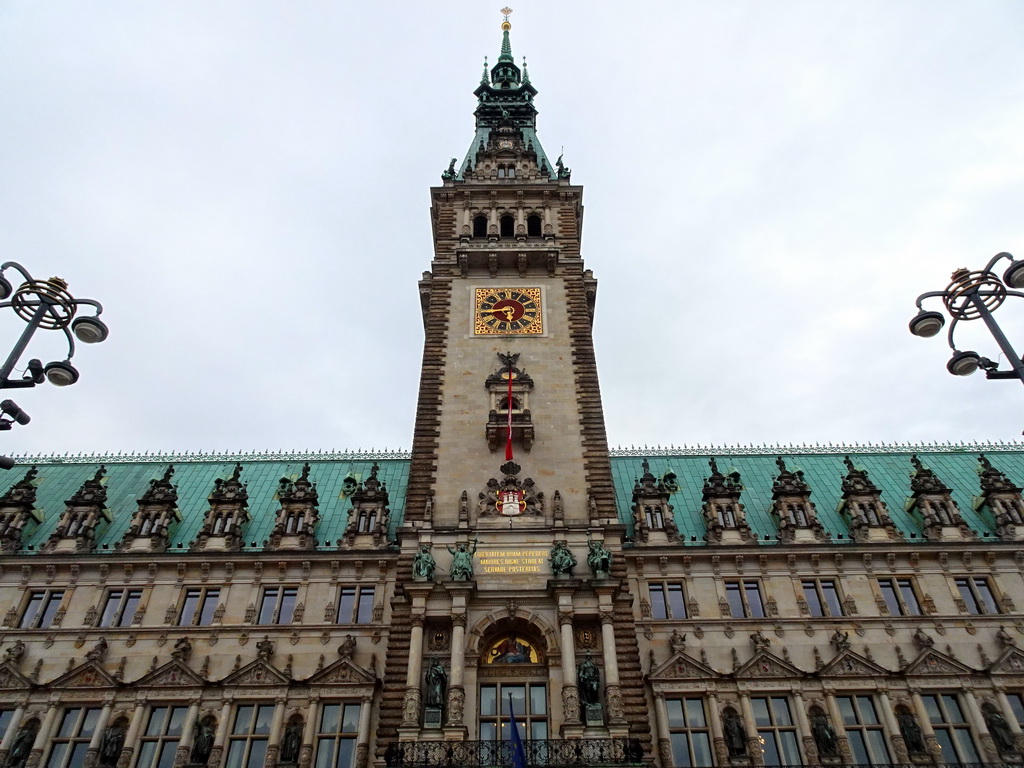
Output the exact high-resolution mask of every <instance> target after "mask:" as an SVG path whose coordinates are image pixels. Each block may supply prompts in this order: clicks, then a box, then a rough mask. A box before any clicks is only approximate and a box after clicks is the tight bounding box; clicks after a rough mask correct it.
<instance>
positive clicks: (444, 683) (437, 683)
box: [427, 659, 448, 707]
mask: <svg viewBox="0 0 1024 768" xmlns="http://www.w3.org/2000/svg"><path fill="white" fill-rule="evenodd" d="M447 687H448V674H447V673H446V672H445V671H444V665H443V664H441V662H440V661H439V660H438V659H434V660H433V661H432V662H430V667H429V668H428V669H427V706H428V707H441V706H444V693H445V689H446V688H447Z"/></svg>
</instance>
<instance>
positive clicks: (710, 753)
mask: <svg viewBox="0 0 1024 768" xmlns="http://www.w3.org/2000/svg"><path fill="white" fill-rule="evenodd" d="M693 702H696V703H697V704H699V705H700V712H701V715H702V717H703V723H696V724H691V723H690V719H691V714H692V713H691V711H690V708H689V706H688V705H689V704H691V703H693ZM676 709H678V712H675V711H674V710H676ZM677 714H678V717H676V715H677ZM665 715H666V719H667V721H668V740H669V744H670V746H671V749H672V764H673V766H680V768H711V766H713V765H714V764H715V752H714V740H713V738H712V736H711V723H710V720H709V718H708V706H707V702H706V701H705V699H704V697H703V696H684V695H669V696H665ZM695 735H696V736H698V737H700V738H701V739H702V740H703V741H704V742H705V746H704V754H705V755H706V757H707V761H706V762H702V761H700V760H699V759H698V756H697V755H696V752H695V750H694V738H693V737H694V736H695ZM684 749H685V751H686V755H685V758H686V759H685V760H682V759H681V758H682V754H681V753H682V752H683V750H684Z"/></svg>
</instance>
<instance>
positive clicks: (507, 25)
mask: <svg viewBox="0 0 1024 768" xmlns="http://www.w3.org/2000/svg"><path fill="white" fill-rule="evenodd" d="M501 12H502V13H503V14H504V15H505V20H504V21H503V22H502V23H501V28H502V29H504V30H506V31H507V30H509V29H512V22H510V21H509V20H508V16H509V14H510V13H512V9H511V8H509V7H508V6H507V5H506V6H505V7H504V8H502V9H501Z"/></svg>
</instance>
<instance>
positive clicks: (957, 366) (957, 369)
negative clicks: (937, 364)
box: [946, 350, 981, 376]
mask: <svg viewBox="0 0 1024 768" xmlns="http://www.w3.org/2000/svg"><path fill="white" fill-rule="evenodd" d="M979 365H981V357H980V356H979V355H978V353H977V352H960V351H958V350H953V356H952V357H951V358H949V362H948V363H946V370H947V371H949V372H950V373H952V374H953V375H954V376H970V375H971V374H972V373H974V372H975V371H976V370H978V366H979Z"/></svg>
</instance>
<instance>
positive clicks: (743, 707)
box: [740, 691, 764, 765]
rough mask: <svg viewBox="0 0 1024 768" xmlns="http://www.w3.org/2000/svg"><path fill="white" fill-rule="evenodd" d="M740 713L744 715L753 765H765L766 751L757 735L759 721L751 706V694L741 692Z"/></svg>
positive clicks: (744, 726)
mask: <svg viewBox="0 0 1024 768" xmlns="http://www.w3.org/2000/svg"><path fill="white" fill-rule="evenodd" d="M740 711H741V712H742V713H743V730H745V731H746V732H747V754H748V755H749V756H750V760H751V763H752V764H753V765H764V749H763V748H762V747H761V737H760V736H758V735H757V720H755V719H754V708H753V707H752V706H751V705H750V694H749V693H747V692H746V691H740Z"/></svg>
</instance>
